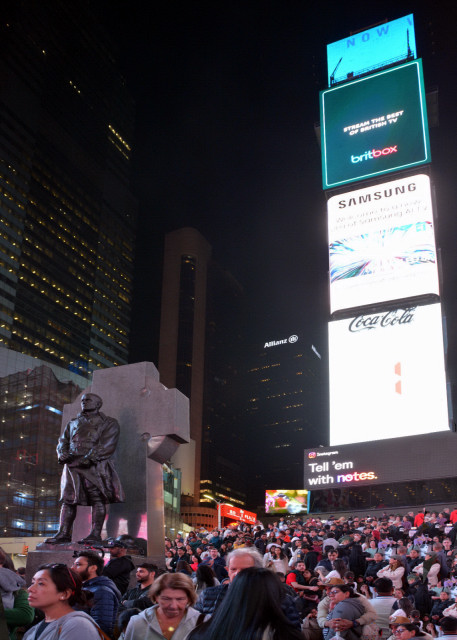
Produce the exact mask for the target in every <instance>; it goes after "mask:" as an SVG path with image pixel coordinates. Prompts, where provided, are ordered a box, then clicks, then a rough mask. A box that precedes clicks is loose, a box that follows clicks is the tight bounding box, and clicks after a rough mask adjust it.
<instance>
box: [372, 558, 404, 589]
mask: <svg viewBox="0 0 457 640" xmlns="http://www.w3.org/2000/svg"><path fill="white" fill-rule="evenodd" d="M404 575H405V567H404V566H403V565H402V563H401V561H400V559H399V558H397V557H396V556H391V557H390V558H389V564H388V565H387V567H384V568H383V569H380V570H379V571H378V573H377V576H378V578H390V580H392V584H393V586H394V588H395V589H401V588H402V587H403V578H404Z"/></svg>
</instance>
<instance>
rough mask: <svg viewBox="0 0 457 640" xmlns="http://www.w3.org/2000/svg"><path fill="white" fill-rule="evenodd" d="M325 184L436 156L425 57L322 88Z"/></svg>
mask: <svg viewBox="0 0 457 640" xmlns="http://www.w3.org/2000/svg"><path fill="white" fill-rule="evenodd" d="M320 107H321V147H322V175H323V187H324V189H330V188H336V187H340V186H342V185H344V184H347V183H349V182H354V181H356V180H363V179H366V178H374V177H376V176H379V175H382V174H385V173H389V172H391V171H399V170H400V169H406V168H409V167H415V166H418V165H421V164H424V163H427V162H430V160H431V158H430V144H429V137H428V123H427V112H426V106H425V90H424V81H423V75H422V61H421V60H414V61H412V62H407V63H406V64H402V65H400V66H397V67H393V68H391V69H386V70H384V71H380V72H378V73H375V74H372V75H370V76H367V77H365V78H359V79H358V80H353V81H351V82H347V83H345V84H342V85H338V86H335V87H333V88H330V89H326V90H325V91H322V92H321V94H320Z"/></svg>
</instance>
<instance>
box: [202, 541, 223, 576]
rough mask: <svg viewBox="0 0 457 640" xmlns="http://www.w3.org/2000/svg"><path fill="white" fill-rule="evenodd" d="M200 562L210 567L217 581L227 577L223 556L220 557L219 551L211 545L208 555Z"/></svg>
mask: <svg viewBox="0 0 457 640" xmlns="http://www.w3.org/2000/svg"><path fill="white" fill-rule="evenodd" d="M202 564H205V565H207V566H208V567H211V569H212V570H213V571H214V573H215V575H216V578H217V579H218V580H219V582H222V580H225V578H227V576H228V574H227V569H226V564H225V560H224V558H221V557H220V554H219V551H218V550H217V549H216V548H215V547H213V548H211V549H210V550H209V556H208V557H207V558H205V559H204V560H203V561H202Z"/></svg>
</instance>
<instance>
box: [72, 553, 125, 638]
mask: <svg viewBox="0 0 457 640" xmlns="http://www.w3.org/2000/svg"><path fill="white" fill-rule="evenodd" d="M72 569H74V570H75V571H76V573H78V574H79V576H80V578H81V580H82V581H83V587H84V590H85V591H86V592H89V596H90V597H89V602H88V608H87V609H86V613H88V614H89V615H90V616H91V617H92V618H93V619H94V620H95V622H96V623H97V624H98V626H99V627H100V629H102V631H104V632H105V633H106V634H108V635H109V636H112V635H113V631H114V626H115V624H116V617H117V611H118V609H119V604H120V602H121V594H120V593H119V590H118V589H117V587H116V585H115V584H114V582H113V581H112V580H110V579H109V578H107V577H106V576H102V575H100V574H101V572H102V569H103V559H102V558H101V557H100V556H99V555H97V554H96V553H93V552H91V551H81V552H80V553H78V555H77V556H76V558H75V561H74V563H73V566H72Z"/></svg>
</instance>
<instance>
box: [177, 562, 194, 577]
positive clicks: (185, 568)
mask: <svg viewBox="0 0 457 640" xmlns="http://www.w3.org/2000/svg"><path fill="white" fill-rule="evenodd" d="M176 573H185V574H186V575H187V576H191V575H192V569H191V568H190V566H189V563H188V562H186V561H185V560H178V562H177V564H176Z"/></svg>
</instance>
